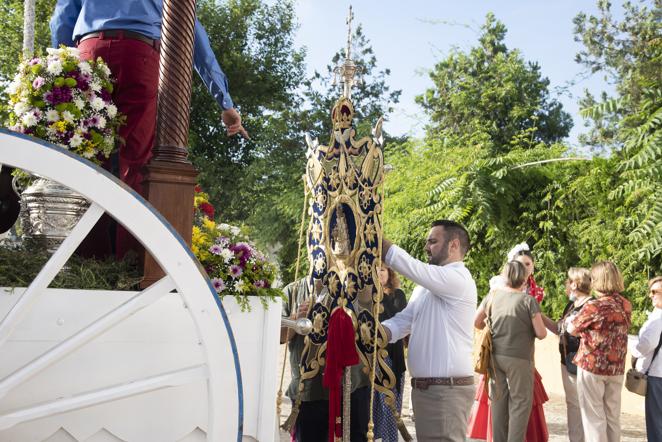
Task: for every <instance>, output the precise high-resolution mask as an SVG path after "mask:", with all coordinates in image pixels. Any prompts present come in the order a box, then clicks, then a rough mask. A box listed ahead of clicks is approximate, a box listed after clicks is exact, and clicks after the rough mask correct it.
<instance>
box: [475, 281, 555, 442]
mask: <svg viewBox="0 0 662 442" xmlns="http://www.w3.org/2000/svg"><path fill="white" fill-rule="evenodd" d="M527 293H528V294H529V295H531V296H533V297H534V298H536V300H537V301H538V302H540V301H542V298H543V297H544V296H545V295H544V291H543V289H542V287H538V286H537V285H536V283H535V281H534V280H533V277H532V276H530V277H529V281H528V288H527ZM548 400H549V397H548V396H547V392H546V391H545V387H544V386H543V385H542V377H541V376H540V373H538V370H534V378H533V405H532V407H531V415H530V416H529V424H528V427H527V429H526V442H547V440H548V439H549V432H548V431H547V422H546V421H545V410H544V408H543V404H544V403H545V402H547V401H548ZM467 437H470V438H472V439H482V440H487V441H491V440H492V413H491V410H490V402H489V397H488V395H487V389H486V388H485V378H484V376H483V375H481V376H480V381H479V383H478V388H477V389H476V396H475V397H474V404H473V406H472V407H471V415H470V416H469V425H468V428H467Z"/></svg>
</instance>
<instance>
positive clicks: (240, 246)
mask: <svg viewBox="0 0 662 442" xmlns="http://www.w3.org/2000/svg"><path fill="white" fill-rule="evenodd" d="M230 250H232V251H233V252H234V254H235V255H236V256H237V258H239V261H240V262H241V265H242V266H245V265H246V262H247V261H248V260H249V259H251V256H252V255H253V248H252V247H251V246H250V245H249V244H247V243H245V242H238V243H237V244H235V245H233V246H231V247H230Z"/></svg>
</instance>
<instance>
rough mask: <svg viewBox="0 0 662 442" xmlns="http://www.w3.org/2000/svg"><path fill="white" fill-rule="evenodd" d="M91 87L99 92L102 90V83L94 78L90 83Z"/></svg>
mask: <svg viewBox="0 0 662 442" xmlns="http://www.w3.org/2000/svg"><path fill="white" fill-rule="evenodd" d="M90 89H92V90H93V91H94V92H99V91H100V90H101V83H100V82H99V81H97V80H94V81H93V82H91V83H90Z"/></svg>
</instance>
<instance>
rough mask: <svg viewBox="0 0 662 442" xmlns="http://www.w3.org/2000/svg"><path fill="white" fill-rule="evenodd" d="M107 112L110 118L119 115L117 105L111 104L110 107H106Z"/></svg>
mask: <svg viewBox="0 0 662 442" xmlns="http://www.w3.org/2000/svg"><path fill="white" fill-rule="evenodd" d="M106 112H107V113H108V118H115V116H116V115H117V106H115V105H114V104H109V105H108V107H106Z"/></svg>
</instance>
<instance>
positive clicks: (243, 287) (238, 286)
mask: <svg viewBox="0 0 662 442" xmlns="http://www.w3.org/2000/svg"><path fill="white" fill-rule="evenodd" d="M246 288H247V287H246V283H245V282H244V280H243V279H239V280H238V281H236V282H235V283H234V289H235V290H236V291H238V292H243V291H244V290H246Z"/></svg>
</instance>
